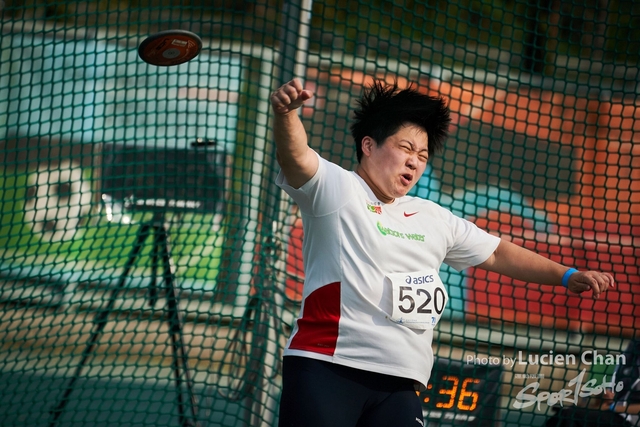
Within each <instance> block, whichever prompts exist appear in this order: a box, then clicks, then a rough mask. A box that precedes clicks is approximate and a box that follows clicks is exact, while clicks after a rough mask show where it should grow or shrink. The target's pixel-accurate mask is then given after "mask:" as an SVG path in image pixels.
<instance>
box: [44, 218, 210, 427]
mask: <svg viewBox="0 0 640 427" xmlns="http://www.w3.org/2000/svg"><path fill="white" fill-rule="evenodd" d="M152 234H153V248H152V252H151V268H152V274H151V282H150V288H149V303H150V305H151V306H152V307H153V306H155V304H156V302H157V301H158V286H157V283H156V274H157V271H158V267H159V260H160V259H162V280H163V281H164V288H165V293H166V297H167V311H168V312H167V322H168V323H169V329H170V331H169V332H170V336H171V347H172V353H173V361H172V368H173V374H174V380H175V385H176V390H177V393H176V395H177V405H178V417H179V421H180V426H181V427H191V426H195V427H197V426H198V422H197V401H196V398H195V395H194V393H193V385H192V383H191V378H190V374H189V368H188V365H187V358H186V355H185V350H184V340H183V337H182V321H181V319H180V313H179V311H178V298H177V295H176V289H175V287H174V280H175V277H174V274H173V268H172V265H171V255H170V247H169V234H168V231H167V229H166V228H165V225H164V213H163V212H155V213H154V215H153V219H152V220H151V221H150V222H147V223H145V224H143V225H142V226H141V227H140V229H139V230H138V233H137V235H136V242H135V244H134V246H133V248H132V249H131V252H130V253H129V257H128V259H127V263H126V264H125V267H124V270H123V272H122V275H121V276H120V279H119V281H118V284H117V286H116V287H115V289H113V290H112V291H111V295H110V297H109V302H108V303H107V306H106V307H105V308H103V309H102V310H101V311H100V312H99V313H98V315H97V316H96V317H95V318H94V320H93V323H94V330H93V333H92V334H91V337H90V338H89V341H88V342H87V345H86V347H85V349H84V351H83V353H82V358H81V360H80V364H79V365H78V366H77V367H76V371H75V374H74V376H73V377H72V378H71V380H70V381H69V384H68V385H67V388H66V389H65V391H64V394H63V395H62V398H61V399H60V401H59V402H58V405H57V406H56V407H55V408H54V409H52V410H51V420H50V422H49V427H55V425H56V424H57V422H58V419H59V418H60V415H62V413H63V412H64V409H65V407H66V405H67V403H68V401H69V396H70V395H71V392H72V391H73V387H74V384H75V383H76V381H77V380H78V378H79V377H80V374H81V373H82V368H83V367H84V365H85V364H86V363H87V360H88V359H89V357H90V356H91V353H92V352H93V350H94V348H95V346H96V343H97V341H98V338H99V336H100V334H101V333H102V331H103V329H104V327H105V325H106V324H107V319H108V317H109V314H110V313H111V311H112V310H113V306H114V304H115V300H116V297H117V295H118V292H119V291H120V290H122V288H123V287H124V284H125V282H126V280H127V277H128V276H129V273H130V272H131V268H132V267H133V265H134V264H135V263H136V260H137V258H138V256H139V255H140V251H141V250H142V247H143V245H144V242H145V241H146V240H147V238H148V237H149V236H150V235H152ZM183 375H184V380H183ZM183 381H184V382H185V383H186V386H187V393H188V397H189V400H190V401H191V417H188V416H187V414H186V410H185V399H184V396H183V393H182V383H183Z"/></svg>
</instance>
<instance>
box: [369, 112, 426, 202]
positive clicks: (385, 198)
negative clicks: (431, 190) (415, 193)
mask: <svg viewBox="0 0 640 427" xmlns="http://www.w3.org/2000/svg"><path fill="white" fill-rule="evenodd" d="M428 143H429V139H428V137H427V133H426V132H425V131H424V129H422V128H420V127H418V126H415V125H405V126H402V127H401V128H400V129H399V130H398V132H396V133H395V134H393V135H391V136H390V137H388V138H387V139H386V140H385V141H384V142H383V143H382V144H379V145H378V144H376V142H375V141H374V140H373V139H371V138H370V137H365V138H364V139H363V140H362V152H363V156H362V160H361V163H360V165H359V167H358V174H359V175H360V176H362V178H363V179H364V180H365V182H367V184H369V187H371V189H372V190H373V192H374V194H375V195H376V196H377V197H378V199H380V201H381V202H384V203H391V202H393V200H394V199H395V198H397V197H402V196H405V195H406V194H407V193H408V192H409V190H411V188H413V186H414V185H416V182H418V179H419V178H420V177H421V176H422V174H423V173H424V170H425V168H426V167H427V160H428V158H429V152H428Z"/></svg>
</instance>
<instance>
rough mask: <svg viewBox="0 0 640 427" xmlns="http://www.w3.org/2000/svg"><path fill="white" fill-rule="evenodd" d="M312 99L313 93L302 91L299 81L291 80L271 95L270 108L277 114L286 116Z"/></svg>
mask: <svg viewBox="0 0 640 427" xmlns="http://www.w3.org/2000/svg"><path fill="white" fill-rule="evenodd" d="M312 97H313V92H311V91H310V90H306V89H304V88H303V87H302V83H300V80H298V79H293V80H291V81H290V82H288V83H285V84H284V85H282V86H280V87H279V88H278V89H277V90H276V91H275V92H273V93H272V94H271V107H272V108H273V111H274V112H275V113H277V114H288V113H290V112H292V111H294V110H296V109H298V108H300V106H301V105H302V104H304V103H305V101H307V100H309V99H311V98H312Z"/></svg>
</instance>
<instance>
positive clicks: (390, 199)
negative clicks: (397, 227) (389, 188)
mask: <svg viewBox="0 0 640 427" xmlns="http://www.w3.org/2000/svg"><path fill="white" fill-rule="evenodd" d="M355 173H356V174H357V175H358V176H359V177H360V178H362V180H363V181H364V182H365V183H366V184H367V185H368V186H369V188H370V189H371V191H373V194H374V195H375V196H376V197H377V198H378V200H380V201H381V202H382V203H386V204H389V203H393V202H394V201H395V200H396V199H395V198H393V197H389V196H386V195H385V194H384V193H383V192H382V191H380V188H378V186H376V185H375V184H374V182H373V180H372V179H371V176H370V175H369V173H368V172H367V171H366V169H365V168H363V167H362V165H358V166H357V167H356V170H355Z"/></svg>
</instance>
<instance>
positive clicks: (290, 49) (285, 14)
mask: <svg viewBox="0 0 640 427" xmlns="http://www.w3.org/2000/svg"><path fill="white" fill-rule="evenodd" d="M312 5H313V1H312V0H284V4H283V8H282V18H281V21H280V38H279V43H278V48H279V49H278V50H279V52H278V53H279V55H278V57H277V62H276V70H277V71H276V72H277V73H278V74H277V79H276V81H277V82H279V84H284V83H286V82H288V81H290V80H292V79H293V78H296V77H297V78H300V79H301V80H303V81H304V78H305V75H306V62H307V50H308V45H309V25H310V20H311V8H312ZM272 89H275V88H272ZM271 150H272V152H271V153H270V162H269V165H268V168H267V169H266V171H267V172H266V174H265V175H266V176H265V178H266V180H265V181H263V182H264V183H265V184H264V185H263V189H262V192H261V197H260V198H261V201H262V203H261V204H262V206H264V209H263V217H262V220H263V222H262V227H261V230H262V231H261V234H260V237H261V239H262V240H261V242H260V245H261V247H262V252H263V254H262V256H261V257H260V263H259V268H258V271H257V273H256V276H255V277H257V278H262V280H263V282H262V291H261V292H259V293H258V295H257V298H258V299H260V300H259V301H257V304H261V305H262V308H261V309H257V310H256V313H263V314H266V316H260V315H256V316H255V319H254V331H255V332H254V334H255V335H256V336H254V338H253V341H252V349H251V354H252V357H251V358H250V360H251V361H253V365H254V366H252V367H250V366H248V367H247V369H251V370H255V371H254V372H257V373H258V374H257V376H256V378H255V383H254V385H253V387H251V386H250V387H249V388H250V389H251V391H252V393H249V395H248V399H250V400H251V401H250V402H247V403H248V404H247V409H248V411H247V412H248V413H247V416H246V418H245V422H246V423H247V425H249V426H255V427H262V426H265V427H266V426H270V425H272V422H273V419H271V417H270V415H271V414H274V412H275V413H277V408H273V403H274V402H275V401H276V399H277V396H271V395H270V393H269V391H271V390H272V384H271V382H272V380H273V379H274V378H275V376H276V373H277V372H276V371H277V369H278V366H279V363H280V360H278V358H279V357H280V355H279V354H277V349H278V340H279V336H278V335H279V331H278V330H276V329H279V328H277V325H278V324H279V322H278V321H269V320H270V319H269V318H270V317H271V316H274V315H275V317H277V318H280V317H281V312H282V310H281V308H282V304H283V303H284V300H283V298H282V296H281V295H280V293H278V292H273V287H274V286H276V285H277V283H275V282H277V281H276V280H274V276H275V274H276V273H275V270H274V266H275V263H276V262H277V261H278V259H277V257H278V255H279V252H283V251H278V250H277V248H278V246H279V242H277V241H276V239H277V236H275V235H274V228H275V227H274V224H275V222H276V221H277V220H278V207H279V205H280V201H281V190H280V189H279V188H277V187H276V186H275V178H276V175H277V171H278V169H279V166H278V164H277V161H276V155H275V144H271ZM270 306H271V307H270ZM271 320H274V319H271ZM267 418H269V419H267Z"/></svg>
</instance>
